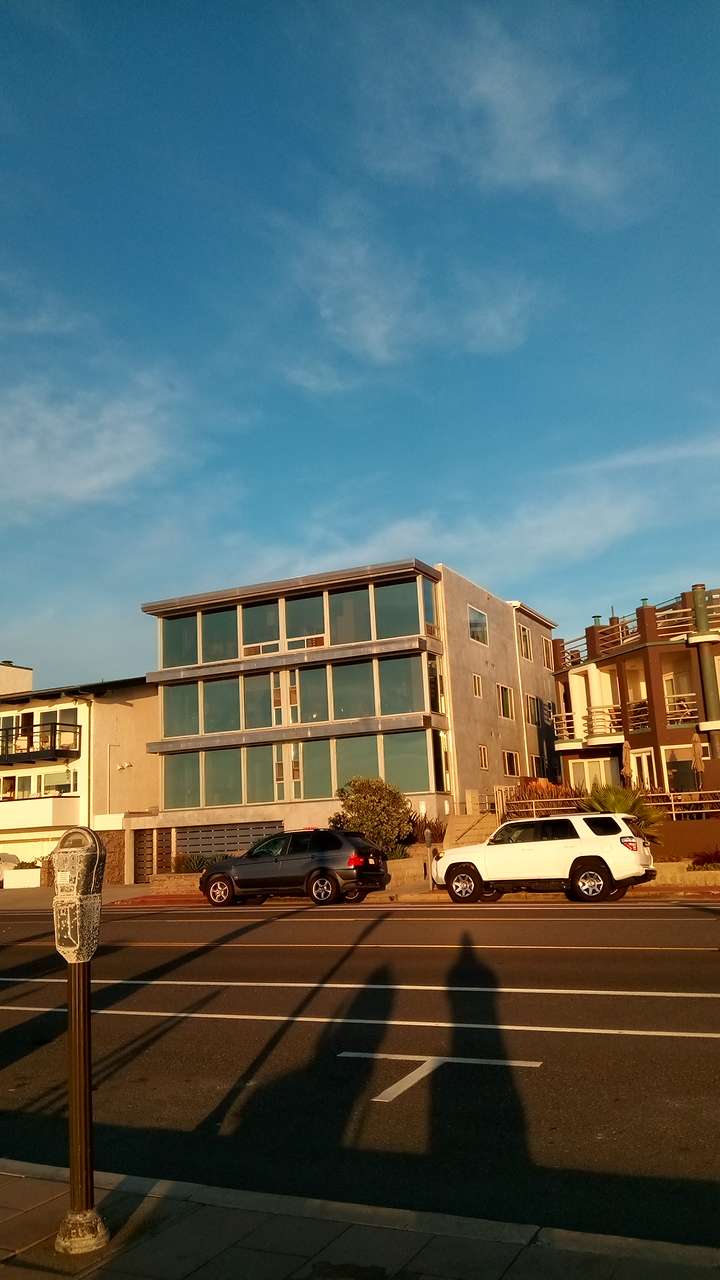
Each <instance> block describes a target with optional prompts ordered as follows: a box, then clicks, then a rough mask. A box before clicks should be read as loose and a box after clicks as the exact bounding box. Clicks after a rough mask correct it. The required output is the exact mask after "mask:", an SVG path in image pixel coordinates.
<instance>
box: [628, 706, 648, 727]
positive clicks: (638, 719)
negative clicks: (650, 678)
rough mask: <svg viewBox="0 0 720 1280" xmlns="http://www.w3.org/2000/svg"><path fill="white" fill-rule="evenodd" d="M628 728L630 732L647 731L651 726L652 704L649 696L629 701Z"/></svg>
mask: <svg viewBox="0 0 720 1280" xmlns="http://www.w3.org/2000/svg"><path fill="white" fill-rule="evenodd" d="M627 710H628V728H629V730H630V733H645V732H647V730H648V729H649V728H650V706H649V703H648V700H647V698H642V699H640V701H639V702H629V703H628V708H627Z"/></svg>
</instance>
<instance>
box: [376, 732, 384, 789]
mask: <svg viewBox="0 0 720 1280" xmlns="http://www.w3.org/2000/svg"><path fill="white" fill-rule="evenodd" d="M375 741H376V743H377V762H378V777H380V778H383V779H384V778H385V734H384V733H378V734H376V735H375Z"/></svg>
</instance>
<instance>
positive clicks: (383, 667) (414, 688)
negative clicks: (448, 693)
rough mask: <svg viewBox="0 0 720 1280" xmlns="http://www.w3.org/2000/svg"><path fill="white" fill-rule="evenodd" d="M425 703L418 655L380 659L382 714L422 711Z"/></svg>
mask: <svg viewBox="0 0 720 1280" xmlns="http://www.w3.org/2000/svg"><path fill="white" fill-rule="evenodd" d="M424 705H425V695H424V691H423V678H422V665H421V659H420V658H419V657H412V658H383V659H381V661H380V710H381V712H382V714H383V715H384V716H392V715H398V714H400V713H401V712H403V711H422V710H423V709H424Z"/></svg>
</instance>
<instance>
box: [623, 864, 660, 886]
mask: <svg viewBox="0 0 720 1280" xmlns="http://www.w3.org/2000/svg"><path fill="white" fill-rule="evenodd" d="M656 879H657V871H656V870H655V868H654V867H649V868H648V870H647V871H643V873H642V875H640V876H629V878H628V879H627V880H621V881H620V883H621V884H649V883H650V881H651V880H656Z"/></svg>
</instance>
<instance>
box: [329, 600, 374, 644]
mask: <svg viewBox="0 0 720 1280" xmlns="http://www.w3.org/2000/svg"><path fill="white" fill-rule="evenodd" d="M369 639H370V593H369V591H368V589H367V587H359V588H358V589H357V590H356V591H335V592H333V594H332V595H331V596H330V643H331V644H352V643H353V641H355V640H369Z"/></svg>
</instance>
